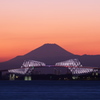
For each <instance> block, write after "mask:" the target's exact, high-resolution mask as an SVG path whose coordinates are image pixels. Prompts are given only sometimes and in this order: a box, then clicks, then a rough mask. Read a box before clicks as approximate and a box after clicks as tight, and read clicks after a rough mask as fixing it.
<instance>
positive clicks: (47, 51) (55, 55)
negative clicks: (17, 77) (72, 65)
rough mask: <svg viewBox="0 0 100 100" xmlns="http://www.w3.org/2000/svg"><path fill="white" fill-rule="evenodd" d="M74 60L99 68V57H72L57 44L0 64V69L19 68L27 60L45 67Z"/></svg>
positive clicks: (45, 46)
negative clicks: (45, 65)
mask: <svg viewBox="0 0 100 100" xmlns="http://www.w3.org/2000/svg"><path fill="white" fill-rule="evenodd" d="M75 58H77V59H79V61H80V62H81V63H82V65H83V66H91V67H92V66H93V67H100V61H99V59H100V55H82V56H80V55H74V54H72V53H70V52H68V51H66V50H65V49H63V48H62V47H60V46H59V45H57V44H49V43H48V44H44V45H42V46H40V47H39V48H37V49H35V50H32V51H31V52H29V53H27V54H25V55H23V56H17V57H15V58H13V59H11V60H9V61H6V62H2V63H0V69H1V70H3V69H11V68H20V67H21V65H22V63H23V62H24V61H27V60H37V61H41V62H44V63H46V64H47V65H54V64H55V63H56V62H60V61H64V60H68V59H75Z"/></svg>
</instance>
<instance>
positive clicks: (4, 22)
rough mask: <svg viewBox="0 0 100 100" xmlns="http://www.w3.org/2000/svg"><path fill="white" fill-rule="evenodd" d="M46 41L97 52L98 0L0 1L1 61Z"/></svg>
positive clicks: (99, 31)
mask: <svg viewBox="0 0 100 100" xmlns="http://www.w3.org/2000/svg"><path fill="white" fill-rule="evenodd" d="M45 43H56V44H58V45H60V46H61V47H63V48H64V49H66V50H67V51H69V52H71V53H73V54H78V55H83V54H89V55H96V54H100V0H0V62H2V61H6V60H9V59H11V58H13V57H15V56H18V55H24V54H26V53H28V52H29V51H31V50H34V49H36V48H38V47H39V46H41V45H43V44H45Z"/></svg>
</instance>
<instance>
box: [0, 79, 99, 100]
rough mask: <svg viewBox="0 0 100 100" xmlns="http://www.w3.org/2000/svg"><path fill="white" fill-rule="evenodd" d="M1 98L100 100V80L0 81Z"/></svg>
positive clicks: (19, 99) (7, 99) (18, 99)
mask: <svg viewBox="0 0 100 100" xmlns="http://www.w3.org/2000/svg"><path fill="white" fill-rule="evenodd" d="M0 100H100V81H40V80H39V81H0Z"/></svg>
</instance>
